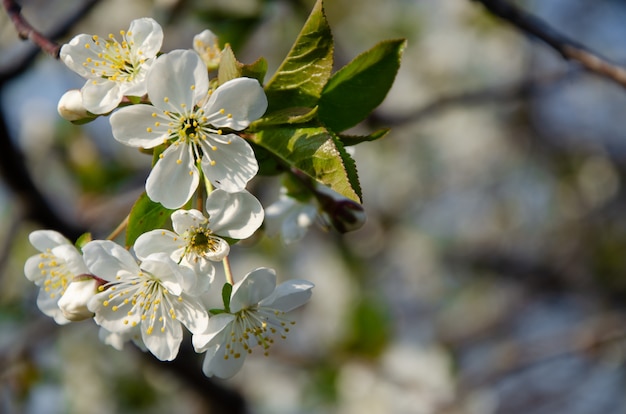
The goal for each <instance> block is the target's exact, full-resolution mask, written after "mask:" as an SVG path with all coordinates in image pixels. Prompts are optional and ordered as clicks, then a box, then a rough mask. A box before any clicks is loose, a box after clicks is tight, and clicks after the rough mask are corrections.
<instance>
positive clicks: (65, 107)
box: [57, 89, 94, 122]
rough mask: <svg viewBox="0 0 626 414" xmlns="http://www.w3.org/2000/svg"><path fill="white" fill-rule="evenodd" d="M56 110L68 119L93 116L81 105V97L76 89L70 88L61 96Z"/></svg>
mask: <svg viewBox="0 0 626 414" xmlns="http://www.w3.org/2000/svg"><path fill="white" fill-rule="evenodd" d="M57 111H58V112H59V115H61V116H62V117H63V118H64V119H67V120H68V121H71V122H74V121H83V120H91V119H93V118H94V116H93V115H92V114H90V113H89V112H88V111H87V109H85V107H84V106H83V97H82V95H81V92H80V91H79V90H78V89H71V90H69V91H67V92H65V93H64V94H63V96H61V99H59V104H58V105H57Z"/></svg>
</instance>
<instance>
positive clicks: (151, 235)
mask: <svg viewBox="0 0 626 414" xmlns="http://www.w3.org/2000/svg"><path fill="white" fill-rule="evenodd" d="M133 247H134V249H135V254H136V255H137V257H138V258H139V259H140V260H143V259H145V258H146V257H148V256H149V255H151V254H153V253H159V252H163V253H167V254H169V256H170V257H171V258H172V260H175V261H178V260H180V256H181V255H182V252H183V249H184V247H185V243H184V241H183V240H182V239H181V238H180V237H178V235H177V234H176V233H174V232H171V231H169V230H151V231H149V232H147V233H143V234H142V235H140V236H139V237H138V238H137V240H136V241H135V245H134V246H133Z"/></svg>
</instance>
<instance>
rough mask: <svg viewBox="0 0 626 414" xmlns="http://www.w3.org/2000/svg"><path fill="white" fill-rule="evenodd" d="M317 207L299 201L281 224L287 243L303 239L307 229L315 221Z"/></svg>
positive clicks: (284, 239)
mask: <svg viewBox="0 0 626 414" xmlns="http://www.w3.org/2000/svg"><path fill="white" fill-rule="evenodd" d="M315 217H317V208H316V207H315V206H314V205H312V204H302V203H297V205H296V206H295V207H294V209H293V210H291V211H290V212H289V214H287V215H286V216H285V218H284V220H283V222H282V225H281V233H282V237H283V241H284V242H285V244H290V243H295V242H297V241H298V240H300V239H302V238H303V237H304V235H305V234H306V232H307V230H308V229H309V227H311V225H312V224H313V223H314V222H315Z"/></svg>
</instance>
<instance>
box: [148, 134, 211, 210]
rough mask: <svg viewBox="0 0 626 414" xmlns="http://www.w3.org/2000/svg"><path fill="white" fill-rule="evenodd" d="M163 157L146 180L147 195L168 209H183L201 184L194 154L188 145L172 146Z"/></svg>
mask: <svg viewBox="0 0 626 414" xmlns="http://www.w3.org/2000/svg"><path fill="white" fill-rule="evenodd" d="M162 155H163V157H162V158H161V159H160V160H159V161H157V163H156V165H155V166H154V168H153V169H152V171H151V172H150V175H149V176H148V179H147V180H146V193H147V194H148V197H150V199H151V200H152V201H156V202H159V203H161V204H163V206H164V207H166V208H171V209H173V208H179V207H182V206H183V205H184V204H185V203H186V202H187V201H189V199H190V198H191V196H192V195H193V193H194V191H196V188H197V187H198V183H199V182H200V177H199V173H198V169H197V168H196V166H195V161H194V158H193V154H191V152H190V149H189V147H188V146H186V145H178V146H177V145H172V146H170V147H169V148H168V149H166V150H165V151H164V152H163V154H162ZM178 161H180V163H179V162H178Z"/></svg>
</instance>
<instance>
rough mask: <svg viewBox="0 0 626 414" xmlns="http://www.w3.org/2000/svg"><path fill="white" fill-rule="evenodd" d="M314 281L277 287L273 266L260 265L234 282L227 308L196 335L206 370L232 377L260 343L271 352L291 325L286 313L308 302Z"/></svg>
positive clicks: (196, 344)
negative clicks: (269, 267) (270, 349)
mask: <svg viewBox="0 0 626 414" xmlns="http://www.w3.org/2000/svg"><path fill="white" fill-rule="evenodd" d="M312 288H313V284H312V283H311V282H308V281H305V280H291V281H288V282H284V283H282V284H280V285H279V286H278V287H276V274H275V273H274V271H273V270H272V269H267V268H259V269H256V270H254V271H252V272H251V273H248V274H247V275H246V276H245V277H244V278H243V279H242V280H241V281H240V282H238V283H236V284H235V286H233V290H232V294H231V296H230V304H226V308H227V309H226V312H224V313H219V314H217V315H215V316H212V317H211V319H210V320H209V326H208V328H207V330H206V332H204V333H202V334H194V335H193V345H194V348H195V350H196V352H205V351H206V356H205V359H204V364H203V366H202V371H203V372H204V374H205V375H206V376H208V377H211V376H213V375H215V376H217V377H220V378H229V377H232V376H233V375H235V374H236V373H237V372H238V371H239V369H241V366H242V365H243V362H244V359H245V357H246V355H247V354H249V353H252V350H253V348H254V347H256V346H260V347H261V348H263V351H264V354H265V355H267V352H268V349H269V348H270V346H271V345H272V344H273V343H274V339H273V338H272V335H274V334H277V335H280V337H281V338H285V336H286V334H287V332H289V329H290V326H292V325H293V324H294V323H295V322H293V321H291V320H289V319H288V318H287V317H286V316H285V313H286V312H289V311H290V310H292V309H295V308H297V307H299V306H302V305H303V304H304V303H306V302H307V301H308V300H309V298H310V297H311V289H312Z"/></svg>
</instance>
